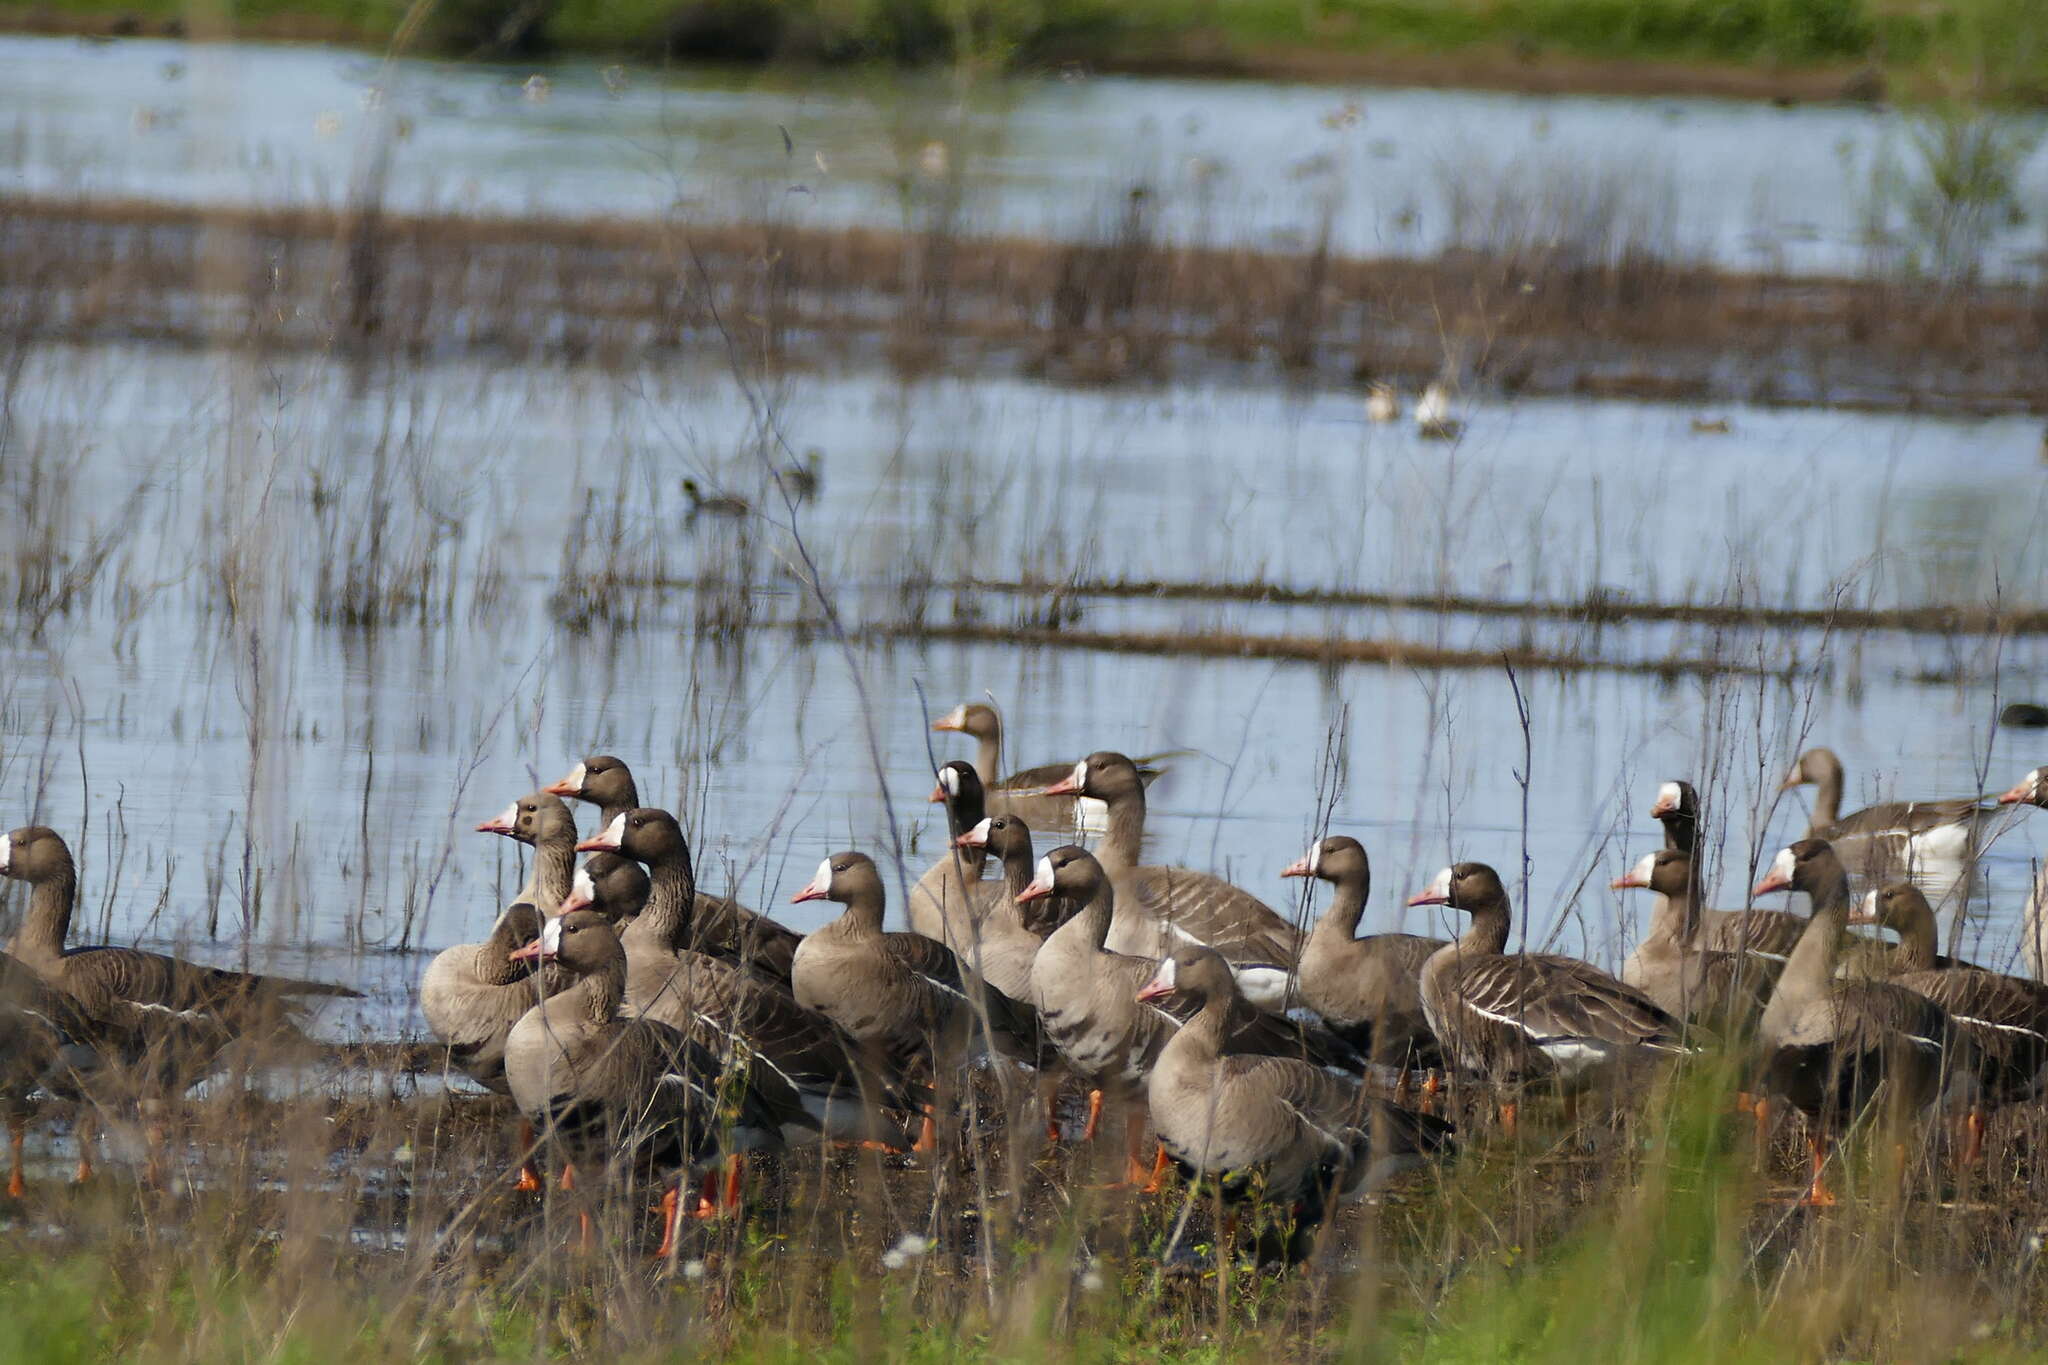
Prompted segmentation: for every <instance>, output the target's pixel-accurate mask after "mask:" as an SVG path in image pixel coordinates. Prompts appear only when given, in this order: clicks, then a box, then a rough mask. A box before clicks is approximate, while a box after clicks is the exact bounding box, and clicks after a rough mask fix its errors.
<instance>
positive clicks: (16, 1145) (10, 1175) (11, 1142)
mask: <svg viewBox="0 0 2048 1365" xmlns="http://www.w3.org/2000/svg"><path fill="white" fill-rule="evenodd" d="M27 1137H28V1120H27V1119H25V1118H22V1117H20V1116H19V1115H16V1116H14V1117H11V1118H9V1119H8V1120H7V1151H8V1155H9V1158H10V1159H9V1162H8V1169H7V1197H8V1198H9V1199H19V1198H21V1197H22V1196H23V1195H25V1194H27V1193H28V1189H27V1187H26V1186H25V1185H24V1184H23V1183H22V1179H21V1144H22V1143H23V1141H25V1140H26V1139H27Z"/></svg>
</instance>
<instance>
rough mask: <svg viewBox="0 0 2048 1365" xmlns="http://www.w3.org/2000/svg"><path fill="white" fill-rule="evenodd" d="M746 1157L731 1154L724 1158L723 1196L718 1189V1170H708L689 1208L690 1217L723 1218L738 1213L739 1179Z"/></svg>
mask: <svg viewBox="0 0 2048 1365" xmlns="http://www.w3.org/2000/svg"><path fill="white" fill-rule="evenodd" d="M746 1160H747V1159H746V1158H745V1157H743V1156H731V1157H727V1158H726V1160H725V1182H724V1186H725V1188H724V1191H723V1197H721V1192H720V1189H719V1179H718V1172H716V1171H711V1172H708V1173H707V1174H706V1175H705V1177H704V1185H703V1188H702V1189H700V1190H699V1191H698V1192H697V1203H696V1205H695V1206H694V1207H692V1208H691V1210H690V1217H692V1218H724V1217H729V1216H732V1215H735V1214H737V1213H739V1211H740V1209H741V1207H742V1205H741V1201H740V1181H741V1177H742V1176H743V1174H744V1173H745V1171H746Z"/></svg>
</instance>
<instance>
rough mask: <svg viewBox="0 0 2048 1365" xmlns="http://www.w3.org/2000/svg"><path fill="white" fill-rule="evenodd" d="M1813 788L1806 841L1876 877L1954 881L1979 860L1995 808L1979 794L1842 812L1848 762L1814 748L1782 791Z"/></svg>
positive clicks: (1788, 776) (1801, 759) (1794, 769)
mask: <svg viewBox="0 0 2048 1365" xmlns="http://www.w3.org/2000/svg"><path fill="white" fill-rule="evenodd" d="M1806 785H1812V786H1814V787H1816V788H1818V790H1817V791H1816V792H1815V793H1814V797H1813V815H1812V818H1811V819H1810V820H1809V821H1808V823H1807V827H1806V837H1807V838H1809V839H1821V840H1825V841H1826V842H1828V843H1829V844H1831V845H1833V846H1834V847H1835V853H1836V856H1837V857H1838V858H1840V857H1847V858H1848V859H1849V860H1850V861H1851V862H1853V863H1855V864H1856V865H1857V866H1858V867H1859V868H1861V869H1862V870H1864V871H1865V872H1867V873H1869V874H1871V875H1890V874H1897V873H1906V874H1908V875H1913V874H1919V875H1921V876H1922V877H1924V878H1926V879H1928V880H1931V881H1952V880H1954V879H1956V878H1958V877H1960V876H1961V875H1962V872H1963V870H1964V868H1965V866H1966V865H1967V864H1968V863H1969V862H1970V861H1971V860H1972V859H1973V858H1975V857H1976V853H1977V836H1978V834H1979V833H1980V832H1981V829H1982V826H1983V825H1984V822H1985V820H1986V818H1987V817H1988V816H1990V815H1991V814H1992V809H1991V808H1990V807H1988V806H1986V805H1985V804H1984V803H1983V800H1982V798H1980V797H1975V796H1962V797H1951V798H1948V799H1945V800H1939V801H1887V802H1884V803H1882V804H1880V805H1875V806H1865V807H1864V808H1863V809H1862V810H1858V811H1851V812H1850V813H1849V814H1847V815H1843V814H1841V809H1842V760H1841V759H1840V758H1838V757H1836V756H1835V751H1834V750H1832V749H1808V750H1807V751H1806V752H1805V753H1803V754H1801V755H1800V756H1799V761H1798V762H1797V763H1795V764H1793V765H1792V770H1791V771H1790V772H1789V773H1787V774H1786V775H1785V781H1784V782H1783V784H1782V785H1781V787H1780V790H1783V791H1790V790H1792V789H1793V788H1794V787H1800V786H1806Z"/></svg>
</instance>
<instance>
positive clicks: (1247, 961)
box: [1048, 751, 1301, 1009]
mask: <svg viewBox="0 0 2048 1365" xmlns="http://www.w3.org/2000/svg"><path fill="white" fill-rule="evenodd" d="M1048 790H1049V791H1052V792H1054V793H1070V794H1078V795H1083V796H1092V797H1094V798H1095V799H1097V800H1099V801H1102V802H1103V803H1105V804H1106V805H1107V806H1108V808H1109V816H1108V833H1107V834H1105V835H1104V836H1103V840H1102V843H1101V846H1100V847H1099V849H1098V850H1097V852H1098V855H1099V856H1100V858H1101V860H1102V866H1103V868H1104V870H1106V871H1107V872H1108V873H1109V875H1110V879H1111V880H1112V881H1114V882H1115V883H1116V893H1117V900H1118V903H1119V904H1120V905H1122V906H1123V907H1124V909H1125V916H1126V917H1125V919H1124V920H1123V921H1122V922H1120V923H1119V924H1118V926H1117V927H1116V929H1115V930H1114V931H1112V933H1111V935H1110V941H1109V946H1110V947H1111V948H1112V949H1114V950H1116V951H1117V952H1120V953H1128V954H1130V955H1132V956H1134V957H1151V958H1158V957H1161V956H1164V955H1165V954H1166V953H1167V952H1169V951H1172V950H1173V949H1176V948H1180V947H1184V946H1187V945H1188V944H1199V945H1201V946H1203V947H1209V948H1214V949H1216V950H1217V951H1218V952H1219V953H1221V954H1222V955H1223V956H1224V957H1225V958H1226V959H1227V960H1229V961H1230V962H1231V963H1232V964H1233V965H1234V966H1238V967H1243V966H1247V965H1252V966H1259V967H1264V968H1266V969H1268V972H1267V977H1269V978H1270V980H1267V979H1262V980H1261V983H1260V985H1261V987H1262V988H1267V987H1270V986H1272V985H1275V984H1277V985H1279V986H1280V987H1281V988H1280V989H1278V990H1272V989H1260V990H1259V991H1257V992H1256V993H1255V994H1254V996H1253V1003H1254V1004H1257V1005H1258V1006H1259V1007H1260V1008H1262V1009H1278V1008H1284V1006H1285V1003H1286V992H1285V989H1284V986H1285V983H1286V982H1287V981H1288V979H1289V978H1290V976H1291V974H1292V972H1293V969H1294V963H1295V959H1296V958H1297V957H1298V956H1299V955H1300V952H1301V935H1300V934H1299V933H1297V932H1296V930H1295V928H1294V926H1293V925H1292V924H1290V923H1289V922H1288V921H1287V920H1286V919H1284V918H1282V917H1281V916H1280V915H1278V914H1276V913H1275V912H1274V911H1273V908H1272V907H1271V906H1269V905H1267V904H1266V903H1265V902H1264V901H1261V900H1260V899H1259V898H1258V897H1256V896H1254V895H1252V894H1251V893H1250V892H1249V891H1244V890H1241V889H1239V888H1238V887H1235V886H1232V885H1231V884H1230V883H1229V882H1226V881H1224V880H1223V879H1222V878H1221V877H1213V876H1210V875H1209V874H1208V873H1206V872H1196V871H1194V870H1193V869H1191V868H1185V867H1171V866H1164V865H1153V866H1139V865H1138V861H1137V860H1138V854H1139V849H1140V848H1141V847H1142V845H1143V843H1144V835H1145V784H1144V782H1143V781H1142V780H1141V778H1140V776H1139V773H1138V768H1137V765H1136V764H1135V763H1133V762H1131V760H1130V759H1129V758H1127V757H1125V756H1124V755H1122V754H1118V753H1110V752H1107V751H1104V752H1099V753H1094V754H1090V755H1089V756H1088V757H1087V758H1084V759H1082V760H1081V761H1080V762H1079V763H1076V764H1075V765H1074V768H1073V771H1072V772H1070V773H1068V774H1067V776H1066V777H1065V778H1064V779H1063V780H1062V781H1060V782H1058V783H1056V784H1054V785H1053V786H1052V787H1051V788H1049V789H1048Z"/></svg>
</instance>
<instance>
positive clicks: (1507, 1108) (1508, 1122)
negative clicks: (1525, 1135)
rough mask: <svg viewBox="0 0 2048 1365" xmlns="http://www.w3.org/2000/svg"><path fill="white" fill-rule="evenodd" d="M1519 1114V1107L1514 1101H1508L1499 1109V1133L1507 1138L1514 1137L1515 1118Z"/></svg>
mask: <svg viewBox="0 0 2048 1365" xmlns="http://www.w3.org/2000/svg"><path fill="white" fill-rule="evenodd" d="M1520 1112H1521V1105H1519V1104H1517V1103H1516V1102H1515V1101H1514V1100H1509V1101H1508V1102H1507V1103H1505V1104H1503V1105H1502V1106H1501V1107H1500V1126H1501V1131H1502V1132H1504V1133H1506V1134H1507V1135H1508V1136H1509V1137H1513V1136H1514V1135H1515V1116H1516V1115H1517V1114H1519V1113H1520Z"/></svg>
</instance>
